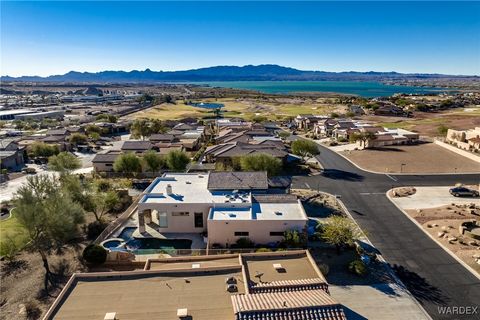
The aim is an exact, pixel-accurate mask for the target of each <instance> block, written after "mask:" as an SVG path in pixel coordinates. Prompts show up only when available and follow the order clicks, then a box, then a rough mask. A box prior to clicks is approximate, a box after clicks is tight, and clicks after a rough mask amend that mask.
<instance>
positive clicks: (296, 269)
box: [242, 254, 327, 284]
mask: <svg viewBox="0 0 480 320" xmlns="http://www.w3.org/2000/svg"><path fill="white" fill-rule="evenodd" d="M242 259H243V263H244V265H245V271H246V274H247V278H248V281H251V282H252V283H254V284H259V283H260V280H261V282H262V283H263V284H266V283H271V282H279V281H290V280H299V279H317V280H319V281H322V282H325V283H326V282H327V281H326V279H325V277H324V276H323V275H322V274H321V273H319V272H317V271H316V270H315V268H314V267H313V265H312V263H311V261H310V259H309V258H308V256H306V255H305V254H298V255H291V254H286V255H277V256H262V255H260V256H258V255H248V254H245V255H242ZM274 264H281V266H282V268H283V269H284V270H281V271H280V272H279V271H277V270H276V269H275V268H274V267H273V265H274ZM258 274H262V276H261V277H260V278H259V277H256V275H258Z"/></svg>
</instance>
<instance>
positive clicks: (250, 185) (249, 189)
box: [138, 172, 308, 247]
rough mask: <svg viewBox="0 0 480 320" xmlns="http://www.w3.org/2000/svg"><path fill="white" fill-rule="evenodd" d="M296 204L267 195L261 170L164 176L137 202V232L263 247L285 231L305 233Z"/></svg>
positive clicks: (304, 219) (290, 198) (302, 213)
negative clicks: (245, 240) (196, 236)
mask: <svg viewBox="0 0 480 320" xmlns="http://www.w3.org/2000/svg"><path fill="white" fill-rule="evenodd" d="M307 221H308V218H307V215H306V213H305V211H304V209H303V206H302V204H301V202H300V200H298V199H297V197H296V196H294V195H290V194H270V193H269V190H268V178H267V174H266V172H211V173H209V174H197V173H168V174H165V175H163V176H162V177H158V178H156V179H155V180H154V181H153V182H152V184H151V185H150V186H149V187H148V188H147V189H146V190H145V195H144V196H143V197H142V199H141V200H140V202H139V203H138V231H139V233H140V234H145V233H146V232H148V229H154V230H155V231H156V232H159V233H198V234H200V233H207V234H208V244H209V245H210V246H211V245H213V244H219V245H221V246H224V247H229V246H230V245H232V244H234V243H235V242H236V241H237V240H238V239H239V238H242V237H248V238H249V239H250V240H252V241H253V242H255V243H258V244H268V243H273V242H278V241H281V240H282V239H283V233H284V231H286V230H292V229H296V230H298V231H304V230H305V228H306V224H307Z"/></svg>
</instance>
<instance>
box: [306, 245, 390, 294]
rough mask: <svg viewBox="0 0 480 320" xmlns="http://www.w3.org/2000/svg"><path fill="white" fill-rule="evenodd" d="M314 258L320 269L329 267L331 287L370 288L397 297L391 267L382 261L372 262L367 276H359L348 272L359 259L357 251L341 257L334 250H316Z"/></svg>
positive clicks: (345, 252) (346, 253) (341, 254)
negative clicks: (350, 265)
mask: <svg viewBox="0 0 480 320" xmlns="http://www.w3.org/2000/svg"><path fill="white" fill-rule="evenodd" d="M311 251H312V254H313V257H314V259H315V261H316V262H317V264H318V265H319V266H320V269H321V270H322V269H324V267H323V266H322V265H325V264H326V265H328V270H329V271H328V273H327V276H326V278H327V281H328V283H329V284H330V285H335V286H340V287H343V288H345V289H349V288H350V287H352V286H370V287H372V288H374V289H375V290H378V291H380V292H382V293H384V294H386V295H388V296H390V297H397V296H398V295H399V294H398V292H397V291H396V290H395V288H396V287H395V285H396V281H395V279H394V278H393V277H392V274H391V270H390V268H389V266H388V265H387V264H386V263H384V262H381V261H378V262H371V263H370V265H369V267H368V269H369V272H368V274H367V275H366V276H363V277H362V276H358V275H355V274H353V273H351V272H349V271H348V265H349V263H350V262H352V261H353V260H355V259H358V258H357V254H356V252H355V250H353V249H350V250H344V251H342V252H341V253H340V254H339V255H338V254H337V253H336V252H335V250H334V249H333V248H325V247H322V248H320V247H319V248H315V249H313V250H311Z"/></svg>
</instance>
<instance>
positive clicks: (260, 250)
mask: <svg viewBox="0 0 480 320" xmlns="http://www.w3.org/2000/svg"><path fill="white" fill-rule="evenodd" d="M255 252H272V250H271V249H268V248H258V249H257V250H255Z"/></svg>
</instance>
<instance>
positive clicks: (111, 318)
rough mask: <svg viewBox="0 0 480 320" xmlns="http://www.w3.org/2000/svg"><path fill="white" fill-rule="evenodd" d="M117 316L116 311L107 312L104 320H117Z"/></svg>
mask: <svg viewBox="0 0 480 320" xmlns="http://www.w3.org/2000/svg"><path fill="white" fill-rule="evenodd" d="M116 316H117V313H116V312H107V313H106V314H105V317H104V318H103V320H115V319H117V318H116Z"/></svg>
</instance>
